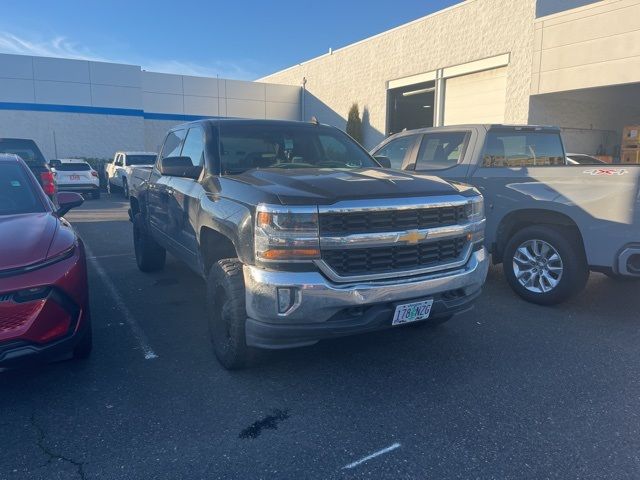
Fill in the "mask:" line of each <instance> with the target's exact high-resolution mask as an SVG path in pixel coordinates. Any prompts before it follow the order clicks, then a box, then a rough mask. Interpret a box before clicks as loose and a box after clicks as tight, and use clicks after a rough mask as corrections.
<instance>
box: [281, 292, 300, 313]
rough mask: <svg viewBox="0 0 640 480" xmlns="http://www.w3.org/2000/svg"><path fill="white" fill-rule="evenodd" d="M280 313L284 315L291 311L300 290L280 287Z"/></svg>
mask: <svg viewBox="0 0 640 480" xmlns="http://www.w3.org/2000/svg"><path fill="white" fill-rule="evenodd" d="M277 290H278V313H279V314H281V315H283V314H286V313H288V312H290V311H291V310H292V309H293V308H294V307H295V306H296V303H297V301H296V300H297V297H298V291H297V289H296V288H292V287H278V288H277Z"/></svg>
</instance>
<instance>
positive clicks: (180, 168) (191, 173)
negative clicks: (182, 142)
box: [159, 157, 202, 180]
mask: <svg viewBox="0 0 640 480" xmlns="http://www.w3.org/2000/svg"><path fill="white" fill-rule="evenodd" d="M159 170H160V173H161V174H162V175H167V176H169V177H184V178H191V179H193V180H197V179H198V178H200V174H201V173H202V167H201V166H197V167H194V166H193V163H191V158H189V157H166V158H163V159H162V160H161V161H160V168H159Z"/></svg>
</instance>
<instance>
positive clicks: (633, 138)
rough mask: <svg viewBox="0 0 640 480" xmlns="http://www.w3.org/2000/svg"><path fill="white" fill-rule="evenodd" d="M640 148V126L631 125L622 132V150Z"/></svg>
mask: <svg viewBox="0 0 640 480" xmlns="http://www.w3.org/2000/svg"><path fill="white" fill-rule="evenodd" d="M630 146H640V125H629V126H626V127H624V129H623V130H622V148H625V147H630Z"/></svg>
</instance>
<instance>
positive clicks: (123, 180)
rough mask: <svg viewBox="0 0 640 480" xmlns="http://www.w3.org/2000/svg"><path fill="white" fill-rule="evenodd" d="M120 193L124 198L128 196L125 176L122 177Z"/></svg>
mask: <svg viewBox="0 0 640 480" xmlns="http://www.w3.org/2000/svg"><path fill="white" fill-rule="evenodd" d="M122 194H123V195H124V198H129V183H128V182H127V179H126V178H123V179H122Z"/></svg>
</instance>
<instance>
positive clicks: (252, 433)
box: [239, 409, 289, 438]
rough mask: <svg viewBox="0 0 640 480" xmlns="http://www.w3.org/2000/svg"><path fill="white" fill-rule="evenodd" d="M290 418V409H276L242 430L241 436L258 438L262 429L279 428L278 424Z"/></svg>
mask: <svg viewBox="0 0 640 480" xmlns="http://www.w3.org/2000/svg"><path fill="white" fill-rule="evenodd" d="M287 418H289V410H280V409H275V410H273V412H271V415H267V416H266V417H264V418H263V419H261V420H258V421H256V422H253V423H252V424H251V425H249V426H248V427H247V428H245V429H244V430H242V431H241V432H240V435H239V437H240V438H258V437H259V436H260V434H261V433H262V430H277V429H278V424H279V423H281V422H283V421H285V420H286V419H287Z"/></svg>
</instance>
